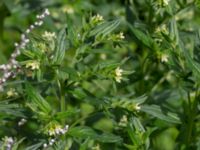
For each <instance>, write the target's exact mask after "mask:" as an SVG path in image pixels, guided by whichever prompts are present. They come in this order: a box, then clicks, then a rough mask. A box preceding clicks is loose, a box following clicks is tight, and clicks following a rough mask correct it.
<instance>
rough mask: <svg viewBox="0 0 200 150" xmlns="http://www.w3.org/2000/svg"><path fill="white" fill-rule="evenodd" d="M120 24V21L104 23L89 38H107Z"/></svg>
mask: <svg viewBox="0 0 200 150" xmlns="http://www.w3.org/2000/svg"><path fill="white" fill-rule="evenodd" d="M119 24H120V21H119V20H114V21H109V22H105V23H102V24H100V25H98V26H97V27H95V28H94V29H93V30H92V31H91V32H90V33H89V36H96V37H98V36H102V37H105V36H106V35H108V34H109V33H111V32H112V31H113V30H115V29H116V28H117V27H118V26H119Z"/></svg>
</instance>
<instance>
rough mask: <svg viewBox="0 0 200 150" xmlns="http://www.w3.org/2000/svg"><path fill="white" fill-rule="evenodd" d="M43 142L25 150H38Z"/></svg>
mask: <svg viewBox="0 0 200 150" xmlns="http://www.w3.org/2000/svg"><path fill="white" fill-rule="evenodd" d="M42 144H43V142H40V143H37V144H34V145H31V146H29V147H27V148H26V149H25V150H38V149H39V148H40V147H41V146H42Z"/></svg>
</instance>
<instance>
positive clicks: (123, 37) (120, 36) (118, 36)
mask: <svg viewBox="0 0 200 150" xmlns="http://www.w3.org/2000/svg"><path fill="white" fill-rule="evenodd" d="M117 38H119V39H121V40H123V39H125V36H124V33H123V32H120V33H119V34H118V35H117Z"/></svg>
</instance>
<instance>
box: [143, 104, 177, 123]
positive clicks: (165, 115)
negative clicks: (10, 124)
mask: <svg viewBox="0 0 200 150" xmlns="http://www.w3.org/2000/svg"><path fill="white" fill-rule="evenodd" d="M140 110H141V111H143V112H145V113H147V114H150V115H152V116H154V117H157V118H159V119H161V120H164V121H167V122H169V123H175V124H179V123H181V121H180V118H179V117H178V116H177V114H175V113H172V112H166V111H165V112H164V111H162V109H161V108H160V106H157V105H142V106H141V109H140Z"/></svg>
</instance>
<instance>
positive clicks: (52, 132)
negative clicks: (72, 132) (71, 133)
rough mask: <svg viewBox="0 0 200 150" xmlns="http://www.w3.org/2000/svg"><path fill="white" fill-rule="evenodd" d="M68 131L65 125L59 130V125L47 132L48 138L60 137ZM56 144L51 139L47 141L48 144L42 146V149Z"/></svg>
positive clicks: (54, 140)
mask: <svg viewBox="0 0 200 150" xmlns="http://www.w3.org/2000/svg"><path fill="white" fill-rule="evenodd" d="M68 129H69V125H65V127H64V128H61V126H60V125H57V126H56V127H55V128H54V129H50V130H49V132H48V133H49V135H50V136H60V135H64V134H65V133H66V132H67V131H68ZM55 142H56V139H54V138H52V139H50V140H49V142H48V143H44V144H43V148H47V147H48V146H52V145H53V144H54V143H55Z"/></svg>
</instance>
